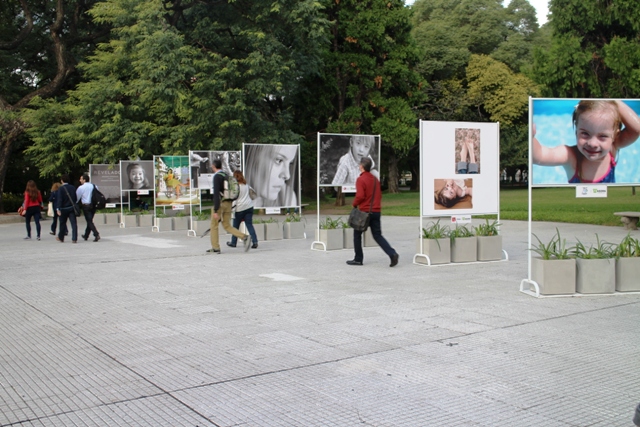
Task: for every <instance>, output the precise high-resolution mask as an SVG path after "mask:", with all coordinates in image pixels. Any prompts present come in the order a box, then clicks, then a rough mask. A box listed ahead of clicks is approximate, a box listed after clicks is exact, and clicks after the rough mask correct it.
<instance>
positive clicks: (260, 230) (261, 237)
mask: <svg viewBox="0 0 640 427" xmlns="http://www.w3.org/2000/svg"><path fill="white" fill-rule="evenodd" d="M253 229H254V230H256V237H257V239H258V242H264V241H265V240H266V239H265V232H266V227H265V224H263V223H258V224H253ZM239 230H240V232H242V233H244V234H249V232H248V231H247V227H246V226H245V225H244V222H242V223H240V229H239Z"/></svg>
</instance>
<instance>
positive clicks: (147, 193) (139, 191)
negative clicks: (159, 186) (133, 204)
mask: <svg viewBox="0 0 640 427" xmlns="http://www.w3.org/2000/svg"><path fill="white" fill-rule="evenodd" d="M138 194H139V195H140V196H148V195H149V190H138Z"/></svg>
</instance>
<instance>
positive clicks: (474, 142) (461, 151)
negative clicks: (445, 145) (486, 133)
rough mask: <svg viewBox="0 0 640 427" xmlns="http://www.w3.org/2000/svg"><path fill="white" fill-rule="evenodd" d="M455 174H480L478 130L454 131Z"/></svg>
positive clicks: (462, 129) (460, 129) (464, 129)
mask: <svg viewBox="0 0 640 427" xmlns="http://www.w3.org/2000/svg"><path fill="white" fill-rule="evenodd" d="M454 171H455V173H457V174H463V175H464V174H478V173H480V129H467V128H459V129H456V163H455V165H454Z"/></svg>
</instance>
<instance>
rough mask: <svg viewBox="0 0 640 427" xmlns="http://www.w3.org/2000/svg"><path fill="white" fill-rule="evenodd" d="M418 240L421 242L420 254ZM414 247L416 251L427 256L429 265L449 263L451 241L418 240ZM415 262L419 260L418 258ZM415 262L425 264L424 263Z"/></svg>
mask: <svg viewBox="0 0 640 427" xmlns="http://www.w3.org/2000/svg"><path fill="white" fill-rule="evenodd" d="M420 240H422V252H420ZM416 246H417V248H416V251H417V252H418V253H422V254H424V255H426V256H428V257H429V260H430V261H431V264H448V263H450V262H451V240H450V239H449V238H448V237H446V238H444V239H418V241H417V245H416ZM417 260H420V257H418V258H417ZM417 262H420V263H422V264H425V262H421V261H417Z"/></svg>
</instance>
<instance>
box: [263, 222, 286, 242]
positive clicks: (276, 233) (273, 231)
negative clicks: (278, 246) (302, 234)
mask: <svg viewBox="0 0 640 427" xmlns="http://www.w3.org/2000/svg"><path fill="white" fill-rule="evenodd" d="M264 232H265V236H264V237H265V240H282V228H281V227H280V224H278V223H277V222H268V223H266V224H265V225H264Z"/></svg>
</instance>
